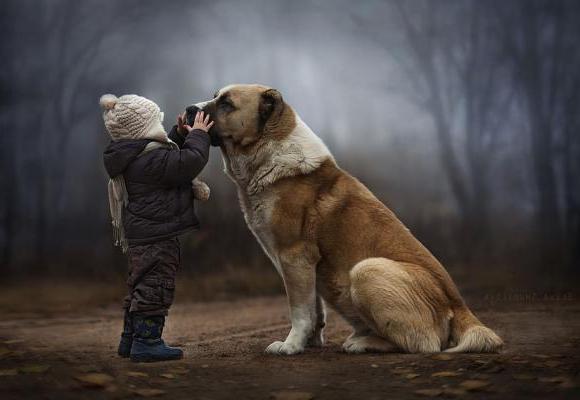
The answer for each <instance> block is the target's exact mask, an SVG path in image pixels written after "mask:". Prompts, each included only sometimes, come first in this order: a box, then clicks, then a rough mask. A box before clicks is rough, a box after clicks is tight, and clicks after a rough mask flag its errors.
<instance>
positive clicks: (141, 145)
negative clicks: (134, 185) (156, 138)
mask: <svg viewBox="0 0 580 400" xmlns="http://www.w3.org/2000/svg"><path fill="white" fill-rule="evenodd" d="M149 142H150V140H147V139H136V140H117V141H115V142H111V143H109V145H108V146H107V148H106V149H105V152H104V153H103V161H104V163H105V169H106V170H107V173H108V174H109V177H111V178H114V177H115V176H117V175H119V174H122V173H123V171H125V169H126V168H127V166H128V165H129V164H130V163H131V162H133V160H135V159H136V158H137V156H138V155H139V154H140V153H141V152H142V151H143V149H145V146H147V143H149Z"/></svg>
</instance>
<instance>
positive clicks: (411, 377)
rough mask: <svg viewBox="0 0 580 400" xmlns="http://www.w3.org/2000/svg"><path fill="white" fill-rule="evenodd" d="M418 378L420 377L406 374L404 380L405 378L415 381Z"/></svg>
mask: <svg viewBox="0 0 580 400" xmlns="http://www.w3.org/2000/svg"><path fill="white" fill-rule="evenodd" d="M418 376H421V374H407V375H405V378H407V379H415V378H417V377H418Z"/></svg>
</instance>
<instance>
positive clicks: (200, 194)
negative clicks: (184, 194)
mask: <svg viewBox="0 0 580 400" xmlns="http://www.w3.org/2000/svg"><path fill="white" fill-rule="evenodd" d="M191 187H192V189H193V197H195V198H196V199H197V200H200V201H207V200H209V194H210V189H209V186H207V184H206V183H205V182H203V181H201V180H199V179H197V178H196V179H194V180H193V181H192V182H191Z"/></svg>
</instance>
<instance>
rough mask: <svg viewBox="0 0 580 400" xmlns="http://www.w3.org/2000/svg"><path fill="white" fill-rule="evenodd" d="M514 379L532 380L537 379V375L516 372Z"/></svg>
mask: <svg viewBox="0 0 580 400" xmlns="http://www.w3.org/2000/svg"><path fill="white" fill-rule="evenodd" d="M514 379H518V380H520V381H531V380H532V379H536V377H535V376H533V375H529V374H515V375H514Z"/></svg>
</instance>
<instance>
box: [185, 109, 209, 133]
mask: <svg viewBox="0 0 580 400" xmlns="http://www.w3.org/2000/svg"><path fill="white" fill-rule="evenodd" d="M213 124H214V121H211V122H210V115H209V114H207V115H205V113H204V112H203V111H198V112H197V114H195V119H194V121H193V125H187V122H186V117H185V113H183V114H181V115H179V116H178V117H177V132H179V133H180V134H182V135H187V134H188V133H190V132H191V131H193V130H194V129H200V130H202V131H204V132H206V133H207V132H209V130H210V129H211V127H212V126H213Z"/></svg>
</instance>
